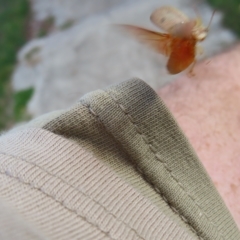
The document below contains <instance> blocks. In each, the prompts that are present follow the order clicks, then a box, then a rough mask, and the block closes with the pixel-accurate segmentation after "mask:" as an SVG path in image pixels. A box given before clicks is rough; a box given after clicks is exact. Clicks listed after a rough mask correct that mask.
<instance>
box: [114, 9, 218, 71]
mask: <svg viewBox="0 0 240 240" xmlns="http://www.w3.org/2000/svg"><path fill="white" fill-rule="evenodd" d="M213 15H214V13H213V14H212V17H211V20H210V23H211V21H212V18H213ZM150 19H151V21H152V23H154V24H155V25H156V26H158V27H160V28H162V29H163V30H165V31H166V32H167V33H159V32H155V31H151V30H148V29H144V28H140V27H136V26H131V25H127V24H120V25H118V26H120V27H122V28H123V29H125V30H127V31H128V32H129V33H131V34H132V35H133V36H135V37H136V39H137V40H139V41H140V42H142V43H144V44H146V45H148V46H150V47H151V48H152V49H154V50H155V51H157V52H159V53H161V54H163V55H165V56H167V57H169V59H168V62H167V69H168V71H169V73H171V74H177V73H180V72H182V71H183V70H185V69H186V68H187V67H189V66H190V65H191V64H192V68H191V70H190V72H192V69H193V66H194V64H195V61H196V54H197V47H196V45H197V42H201V41H203V40H204V39H205V38H206V36H207V34H208V30H209V26H210V23H209V26H208V27H204V26H203V25H202V21H201V19H200V18H196V19H193V20H190V19H189V18H188V17H187V16H186V15H185V14H183V13H182V12H180V11H179V10H177V9H176V8H173V7H170V6H164V7H160V8H158V9H156V10H155V11H154V12H153V13H152V14H151V17H150Z"/></svg>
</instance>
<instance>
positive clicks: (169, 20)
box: [150, 6, 189, 32]
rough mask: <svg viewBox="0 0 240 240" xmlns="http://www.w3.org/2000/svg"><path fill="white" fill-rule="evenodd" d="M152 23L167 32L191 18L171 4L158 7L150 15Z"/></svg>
mask: <svg viewBox="0 0 240 240" xmlns="http://www.w3.org/2000/svg"><path fill="white" fill-rule="evenodd" d="M150 19H151V21H152V23H154V24H155V25H156V26H158V27H160V28H162V29H163V30H164V31H166V32H170V31H171V29H172V28H173V27H174V26H175V25H177V24H183V23H186V22H188V21H189V18H188V17H187V16H186V15H185V14H184V13H182V12H181V11H179V10H178V9H176V8H174V7H170V6H164V7H160V8H157V9H156V10H155V11H154V12H153V13H152V14H151V16H150Z"/></svg>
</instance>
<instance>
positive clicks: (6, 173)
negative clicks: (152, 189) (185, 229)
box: [0, 152, 144, 240]
mask: <svg viewBox="0 0 240 240" xmlns="http://www.w3.org/2000/svg"><path fill="white" fill-rule="evenodd" d="M0 154H1V155H4V156H9V157H12V158H14V159H16V160H17V159H18V160H21V161H24V162H26V163H28V164H30V165H32V166H34V167H37V168H39V169H41V170H42V171H44V172H46V173H47V174H49V175H50V176H52V177H55V178H57V179H60V180H61V181H62V182H63V183H64V184H67V185H68V186H70V187H71V188H73V189H74V190H76V191H77V192H80V193H82V194H83V195H84V196H85V197H87V198H89V199H91V200H92V201H93V202H94V203H95V204H97V205H99V206H101V207H102V208H103V209H104V210H105V211H106V212H107V213H108V214H109V215H111V216H113V217H114V218H115V220H116V221H117V222H121V223H123V224H124V225H125V226H127V227H128V228H129V230H132V231H133V232H134V233H135V234H136V235H137V236H138V237H139V238H140V239H142V240H144V238H142V237H141V236H140V235H139V234H138V232H137V231H136V230H135V229H133V228H131V227H129V226H128V225H127V223H125V222H124V221H122V220H119V219H118V218H117V217H116V216H115V215H114V214H113V213H111V212H109V211H108V210H107V209H106V208H105V207H104V206H102V205H101V204H100V203H98V202H97V201H96V200H94V199H93V198H91V197H90V196H88V195H87V194H86V193H84V192H82V191H80V190H79V189H77V188H76V187H74V186H72V185H71V184H68V183H67V182H66V181H65V180H63V179H62V178H60V177H58V176H55V175H53V174H51V173H49V172H48V171H47V170H45V169H44V168H42V167H40V166H38V165H36V164H34V163H31V162H29V161H27V160H25V159H23V158H21V157H18V156H14V155H11V154H7V153H4V152H0ZM0 173H2V174H4V175H6V176H9V177H11V178H14V179H16V180H18V181H19V182H21V183H23V184H26V185H29V186H30V187H32V188H34V189H36V190H39V191H40V192H42V193H44V194H45V195H47V196H48V197H50V198H52V199H53V200H55V201H56V202H58V203H60V205H62V206H63V207H64V208H66V209H67V210H69V211H70V212H73V213H75V214H76V215H77V216H79V217H81V218H82V219H83V220H86V221H87V222H88V223H89V224H90V225H93V226H95V227H97V228H98V229H99V230H100V231H102V232H103V233H104V234H105V235H106V236H108V237H109V238H111V239H115V238H112V237H110V236H109V234H110V232H109V231H108V232H107V231H104V230H102V229H101V228H100V227H99V226H98V224H94V223H92V222H91V221H89V220H87V218H86V217H84V216H81V215H79V214H78V213H77V210H74V209H71V208H70V207H68V206H66V205H65V204H64V201H59V200H57V199H56V198H54V196H52V195H51V194H49V193H47V192H45V191H44V190H43V189H41V187H40V188H39V187H36V186H33V185H32V184H31V182H26V181H24V180H22V179H20V178H19V177H16V176H13V174H11V173H10V172H9V171H8V170H5V172H2V171H0ZM115 240H117V238H116V239H115Z"/></svg>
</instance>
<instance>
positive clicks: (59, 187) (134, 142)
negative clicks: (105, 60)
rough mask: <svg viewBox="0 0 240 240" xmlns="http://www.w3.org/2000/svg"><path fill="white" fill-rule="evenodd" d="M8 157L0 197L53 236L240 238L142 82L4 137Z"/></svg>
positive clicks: (0, 141) (96, 95)
mask: <svg viewBox="0 0 240 240" xmlns="http://www.w3.org/2000/svg"><path fill="white" fill-rule="evenodd" d="M0 160H1V161H0V164H1V165H0V173H1V176H0V177H1V183H2V184H1V186H0V199H3V201H4V202H7V203H8V204H9V206H10V208H11V211H13V210H15V211H16V214H18V215H19V216H21V217H22V221H23V222H26V226H32V228H33V229H35V230H34V231H36V232H41V233H42V236H44V237H45V238H46V239H179V240H180V239H183V240H184V239H209V240H210V239H234V240H235V239H240V233H239V231H238V229H237V227H236V224H235V223H234V221H233V219H232V217H231V215H230V213H229V212H228V210H227V208H226V207H225V205H224V203H223V201H222V199H221V198H220V196H219V194H218V193H217V191H216V189H215V187H214V185H213V184H212V182H211V180H210V178H209V177H208V175H207V173H206V171H205V169H204V168H203V166H202V165H201V163H200V161H199V160H198V158H197V156H196V154H195V153H194V151H193V150H192V148H191V146H190V144H189V143H188V141H187V139H186V138H185V136H184V135H183V133H182V132H181V130H180V128H179V127H178V125H177V124H176V122H175V120H174V119H173V117H172V115H171V113H170V112H169V111H168V109H167V108H166V107H165V105H164V103H163V102H162V101H161V99H159V97H158V96H157V94H156V93H155V92H154V91H153V90H152V89H151V88H150V87H149V86H148V85H147V84H146V83H144V82H143V81H141V80H138V79H133V80H130V81H126V82H123V83H120V84H118V85H116V86H112V87H110V88H107V89H105V90H98V91H95V92H93V93H90V94H87V95H85V96H84V97H83V98H82V99H80V101H79V102H78V103H76V105H75V106H73V107H72V108H70V109H67V110H65V111H59V112H56V113H54V114H48V115H46V116H43V117H42V118H41V119H38V120H34V121H32V122H30V123H29V124H27V125H25V126H22V127H20V128H17V129H14V130H12V131H11V132H9V133H7V134H5V135H3V136H2V137H1V138H0ZM0 206H1V202H0ZM0 209H1V208H0ZM13 218H14V216H13ZM0 230H3V231H4V227H2V225H1V223H0ZM29 231H31V227H29ZM6 239H7V238H6ZM8 239H11V238H8ZM19 239H21V238H19ZM29 239H31V238H29Z"/></svg>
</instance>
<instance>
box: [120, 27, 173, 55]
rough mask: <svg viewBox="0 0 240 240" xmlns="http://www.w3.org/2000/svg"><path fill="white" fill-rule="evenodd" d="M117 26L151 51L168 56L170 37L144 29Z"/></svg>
mask: <svg viewBox="0 0 240 240" xmlns="http://www.w3.org/2000/svg"><path fill="white" fill-rule="evenodd" d="M118 26H119V27H120V28H123V29H124V30H125V31H127V32H128V33H130V34H131V35H132V36H134V37H135V39H136V40H138V41H139V42H141V43H143V44H145V45H147V46H149V47H150V48H152V49H153V50H155V51H157V52H159V53H161V54H163V55H165V56H169V54H170V43H171V41H170V40H171V36H170V35H169V34H165V33H158V32H154V31H151V30H148V29H145V28H140V27H136V26H132V25H126V24H121V25H118Z"/></svg>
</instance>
